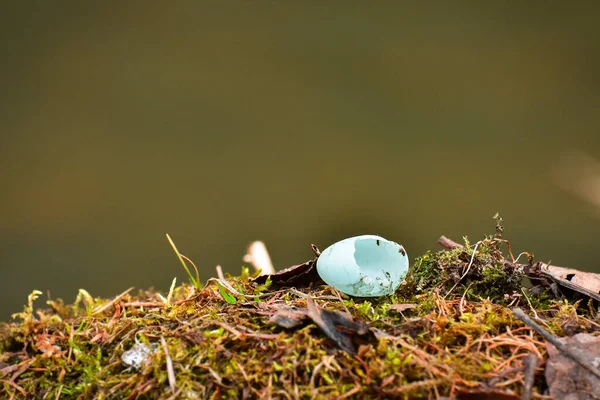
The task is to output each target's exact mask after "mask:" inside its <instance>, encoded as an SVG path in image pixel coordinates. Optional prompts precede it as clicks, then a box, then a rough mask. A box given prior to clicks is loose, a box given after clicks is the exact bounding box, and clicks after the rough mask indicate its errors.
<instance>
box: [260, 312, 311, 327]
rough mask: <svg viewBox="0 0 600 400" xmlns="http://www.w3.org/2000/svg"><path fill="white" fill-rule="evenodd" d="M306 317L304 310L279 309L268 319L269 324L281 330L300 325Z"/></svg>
mask: <svg viewBox="0 0 600 400" xmlns="http://www.w3.org/2000/svg"><path fill="white" fill-rule="evenodd" d="M307 317H308V315H307V311H306V309H304V310H292V309H281V310H278V311H277V312H276V313H275V314H274V315H273V316H272V317H271V318H269V322H271V323H274V324H277V325H279V326H281V327H282V328H286V329H291V328H295V327H297V326H300V325H302V324H303V323H304V321H305V320H306V318H307Z"/></svg>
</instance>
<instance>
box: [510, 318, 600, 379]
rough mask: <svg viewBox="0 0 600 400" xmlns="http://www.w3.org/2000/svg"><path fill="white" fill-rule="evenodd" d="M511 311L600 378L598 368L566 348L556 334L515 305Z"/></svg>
mask: <svg viewBox="0 0 600 400" xmlns="http://www.w3.org/2000/svg"><path fill="white" fill-rule="evenodd" d="M512 312H513V314H514V315H515V317H517V318H518V319H519V320H521V321H522V322H523V323H524V324H525V325H527V326H529V327H530V328H531V329H533V330H534V331H536V332H537V333H539V334H540V335H541V336H542V337H543V338H544V339H546V340H547V341H548V342H550V343H552V345H554V347H556V348H557V349H558V350H560V351H562V352H563V353H565V354H566V355H567V356H569V357H570V358H571V359H572V360H573V361H575V362H576V363H577V364H579V365H581V366H582V367H583V368H585V369H587V370H588V371H590V372H591V373H592V374H594V375H596V376H597V377H598V378H600V370H597V369H596V368H594V367H593V366H592V365H591V364H590V363H588V362H587V361H586V360H585V358H584V357H583V356H582V355H581V354H580V353H579V352H578V351H576V350H573V349H570V348H568V347H567V346H566V345H565V344H563V343H562V342H561V341H560V340H558V338H557V337H556V336H554V335H552V334H551V333H550V332H548V331H547V330H545V329H544V328H542V327H541V326H539V325H538V324H537V323H535V321H533V320H532V319H531V318H529V316H528V315H527V314H525V313H524V312H523V310H521V309H520V308H518V307H517V308H515V309H513V310H512Z"/></svg>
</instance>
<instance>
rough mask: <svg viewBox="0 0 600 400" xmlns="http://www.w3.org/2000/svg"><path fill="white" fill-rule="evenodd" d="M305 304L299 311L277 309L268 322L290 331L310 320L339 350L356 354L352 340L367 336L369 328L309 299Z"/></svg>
mask: <svg viewBox="0 0 600 400" xmlns="http://www.w3.org/2000/svg"><path fill="white" fill-rule="evenodd" d="M306 304H307V308H305V309H300V310H299V309H292V308H288V307H285V308H279V309H278V310H277V312H276V313H275V314H273V316H271V318H270V319H269V322H272V323H274V324H277V325H279V326H281V327H283V328H286V329H291V328H296V327H298V326H300V325H302V324H303V323H304V322H305V321H306V320H307V319H309V318H310V319H311V320H312V321H313V322H314V323H315V324H316V325H317V326H318V327H319V329H320V330H321V331H323V333H325V335H326V336H327V337H328V338H329V339H331V340H333V342H334V343H335V344H336V345H337V346H338V347H339V348H340V349H342V350H344V351H346V352H348V353H350V354H356V347H355V346H354V342H353V341H352V339H353V337H355V336H364V335H367V334H368V333H369V326H368V325H367V324H366V323H365V322H363V321H355V320H354V319H353V318H352V317H351V316H350V315H348V314H345V313H341V312H339V311H331V310H325V309H323V308H320V307H318V306H317V304H316V303H315V302H314V300H312V299H311V298H308V299H306Z"/></svg>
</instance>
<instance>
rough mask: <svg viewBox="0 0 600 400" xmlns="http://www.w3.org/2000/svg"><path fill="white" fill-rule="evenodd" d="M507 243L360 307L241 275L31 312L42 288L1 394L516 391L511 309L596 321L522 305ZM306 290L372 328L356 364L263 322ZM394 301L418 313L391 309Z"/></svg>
mask: <svg viewBox="0 0 600 400" xmlns="http://www.w3.org/2000/svg"><path fill="white" fill-rule="evenodd" d="M504 243H505V242H504V241H503V240H502V239H500V238H499V237H497V236H494V237H487V238H484V239H483V240H481V241H479V242H477V243H476V244H475V245H472V244H470V243H469V242H468V240H465V244H464V246H463V247H461V248H456V249H453V250H446V251H440V252H436V253H434V252H427V253H426V254H424V255H423V256H421V257H419V258H418V259H417V260H416V261H415V263H414V264H413V268H412V269H411V271H410V273H409V276H408V277H407V279H406V283H405V284H404V285H402V286H401V288H400V289H399V290H398V291H397V293H395V294H394V295H392V296H387V297H383V298H378V299H369V300H365V299H356V298H348V297H347V296H343V297H342V298H341V301H340V300H335V299H339V297H338V295H337V293H335V292H334V291H333V290H332V289H331V288H329V287H327V286H324V285H323V286H320V287H317V288H313V289H310V290H309V289H304V292H303V293H304V294H303V293H299V291H298V290H295V289H294V290H292V289H290V290H286V289H283V290H271V288H270V285H271V281H270V280H268V281H267V283H266V284H264V285H261V286H257V287H255V286H254V285H253V284H252V280H251V277H250V272H249V271H248V269H246V268H244V269H243V270H242V273H241V275H240V276H238V277H228V278H227V279H226V280H227V282H223V284H221V283H219V285H216V284H208V285H207V286H204V287H203V288H201V289H200V285H199V282H197V281H196V282H195V283H194V284H193V285H187V284H183V285H180V286H177V287H173V290H172V291H171V293H170V294H169V295H168V296H167V297H166V298H165V297H161V296H159V295H158V293H156V292H154V291H140V292H138V293H136V294H132V293H131V292H126V293H125V294H122V295H120V296H119V297H118V298H117V301H115V300H114V299H112V300H111V299H95V298H93V297H92V296H91V295H89V293H87V292H86V291H83V290H82V291H80V292H79V295H78V296H77V299H76V301H75V302H74V303H73V304H65V303H64V302H62V301H61V300H55V301H49V302H48V303H47V305H48V308H45V309H37V310H34V301H35V300H36V298H37V297H38V296H39V295H40V293H39V292H33V293H32V295H31V296H30V297H29V299H28V301H27V305H26V306H25V308H24V311H23V312H22V313H19V314H16V315H15V316H16V319H17V321H16V322H11V323H4V324H2V325H1V326H0V397H1V398H5V397H6V398H9V397H11V396H12V397H15V398H26V397H31V396H32V395H33V394H34V393H35V394H36V395H37V396H39V397H40V398H62V399H72V398H92V397H93V398H98V399H107V398H159V397H160V398H164V397H173V398H182V399H184V398H190V399H196V398H198V399H205V398H259V397H260V398H263V397H264V398H267V397H273V398H300V399H303V398H304V399H310V398H316V399H330V398H336V397H337V398H339V397H343V396H346V398H428V397H436V396H438V397H439V396H455V395H456V393H459V392H460V391H461V390H468V389H473V388H480V389H482V390H485V389H486V388H488V387H489V386H490V385H492V383H495V384H497V385H498V387H501V388H502V389H503V390H505V391H512V392H513V393H517V394H520V393H521V392H522V390H523V380H522V378H519V377H518V375H516V374H517V373H512V374H511V373H506V372H505V371H510V370H512V369H514V370H515V371H517V370H518V368H519V367H521V366H522V362H523V361H522V360H523V356H524V355H525V354H529V353H530V352H532V351H536V352H538V353H539V354H540V355H541V356H543V357H545V355H546V351H545V347H544V346H541V343H542V342H541V341H540V339H539V338H538V337H537V335H534V336H532V335H530V334H529V331H528V330H527V329H526V328H524V327H523V325H522V323H521V322H519V321H518V320H516V319H515V318H514V317H513V314H512V312H511V311H510V308H509V307H508V306H509V304H510V305H519V304H520V305H522V306H523V307H524V308H526V309H529V307H530V306H529V303H531V305H532V306H533V307H535V309H536V311H537V313H538V315H539V317H540V318H542V319H543V320H544V322H545V324H546V326H547V327H548V329H549V330H550V331H552V332H553V333H554V334H557V335H564V334H572V333H574V332H593V331H594V330H597V329H598V322H600V321H598V317H597V316H596V315H593V311H594V310H593V308H592V307H590V306H589V305H588V304H584V303H570V302H566V301H558V300H553V299H552V297H551V294H549V292H543V293H541V294H538V295H537V296H533V295H531V294H530V295H528V297H527V299H525V295H526V294H527V292H526V291H523V290H522V280H523V275H522V273H521V272H520V271H518V270H515V269H511V268H509V267H508V266H507V264H506V263H505V262H504V257H503V254H502V251H501V250H500V247H501V246H502V245H503V244H504ZM228 287H231V288H235V291H236V292H237V293H233V292H231V291H230V290H229V289H228ZM524 294H525V295H524ZM306 295H310V296H312V297H313V298H314V299H316V301H317V303H318V305H319V306H320V307H322V308H325V309H329V310H336V311H342V312H346V310H348V311H349V312H350V313H351V314H352V316H353V317H354V318H356V319H362V320H364V321H367V322H368V324H369V325H370V327H371V331H372V333H371V334H370V336H368V337H367V338H366V339H365V338H355V339H356V340H355V341H356V344H357V348H358V352H357V355H350V354H347V353H345V352H343V351H341V350H339V349H337V348H336V347H335V344H334V343H333V342H332V341H331V340H329V339H327V338H326V337H325V336H324V335H323V334H322V333H321V332H320V330H319V329H318V328H317V327H316V325H314V324H312V323H307V324H305V325H303V326H299V327H296V328H293V329H283V328H281V327H279V326H277V325H275V324H273V323H270V322H269V317H270V316H271V315H272V314H273V313H274V312H275V310H276V308H277V307H284V306H285V307H296V308H304V307H306V298H305V297H306ZM403 303H414V304H415V305H416V306H415V307H414V308H408V309H406V310H405V311H402V312H398V311H396V310H395V309H394V307H392V305H394V304H403ZM594 321H595V322H594ZM525 333H526V334H525ZM163 339H164V344H162V340H163ZM136 343H138V344H139V346H141V347H140V348H142V349H147V354H148V355H149V356H148V359H147V360H146V361H145V362H144V363H142V364H140V365H139V368H136V367H134V366H131V365H127V364H126V363H124V361H123V360H122V356H123V354H124V353H125V352H126V351H128V350H131V349H132V348H133V347H134V345H136ZM169 365H171V366H172V370H173V372H174V377H175V381H174V382H172V381H170V379H169V369H170V368H171V367H169ZM537 374H538V376H537V379H536V384H537V386H536V391H537V393H541V392H542V391H543V390H544V387H543V382H544V379H543V376H542V375H543V373H542V372H541V370H539V371H538V372H537Z"/></svg>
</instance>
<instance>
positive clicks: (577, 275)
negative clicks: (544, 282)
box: [542, 264, 600, 294]
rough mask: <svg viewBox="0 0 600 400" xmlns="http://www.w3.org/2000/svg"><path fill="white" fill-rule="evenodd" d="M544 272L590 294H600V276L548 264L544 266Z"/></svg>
mask: <svg viewBox="0 0 600 400" xmlns="http://www.w3.org/2000/svg"><path fill="white" fill-rule="evenodd" d="M542 270H543V271H546V272H547V273H548V274H550V275H552V276H554V277H557V278H561V279H564V280H567V281H569V282H571V283H572V284H574V285H577V286H579V287H582V288H584V289H587V290H589V291H590V292H594V293H596V294H600V274H594V273H592V272H584V271H579V270H576V269H572V268H563V267H557V266H556V265H547V264H544V265H543V266H542Z"/></svg>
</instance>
